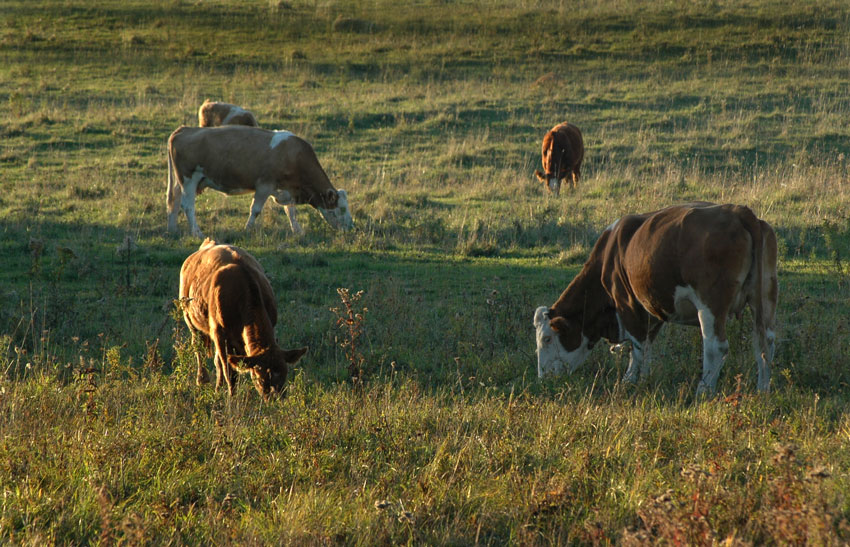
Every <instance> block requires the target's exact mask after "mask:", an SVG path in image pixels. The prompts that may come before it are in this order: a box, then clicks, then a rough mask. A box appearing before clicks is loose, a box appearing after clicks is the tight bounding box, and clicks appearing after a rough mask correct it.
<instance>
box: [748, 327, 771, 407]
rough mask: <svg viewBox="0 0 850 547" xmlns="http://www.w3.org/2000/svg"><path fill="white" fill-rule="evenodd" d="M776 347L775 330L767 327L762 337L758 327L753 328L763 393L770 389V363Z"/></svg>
mask: <svg viewBox="0 0 850 547" xmlns="http://www.w3.org/2000/svg"><path fill="white" fill-rule="evenodd" d="M762 340H764V342H762ZM775 349H776V333H775V332H773V331H772V330H770V329H767V330H766V332H765V333H764V337H763V338H762V337H761V336H759V332H758V329H757V328H755V329H753V354H754V355H755V357H756V364H757V365H758V371H759V380H758V382H759V383H758V390H759V391H761V392H763V393H767V392H768V391H770V364H771V363H772V362H773V354H774V351H775Z"/></svg>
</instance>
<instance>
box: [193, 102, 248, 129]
mask: <svg viewBox="0 0 850 547" xmlns="http://www.w3.org/2000/svg"><path fill="white" fill-rule="evenodd" d="M198 125H199V126H201V127H218V126H220V125H247V126H248V127H259V126H260V125H259V124H258V123H257V118H255V117H254V115H253V114H252V113H251V112H250V111H248V110H245V109H244V108H242V107H240V106H236V105H235V104H230V103H219V102H213V101H210V100H209V99H207V100H205V101H204V104H202V105H201V107H200V108H199V109H198Z"/></svg>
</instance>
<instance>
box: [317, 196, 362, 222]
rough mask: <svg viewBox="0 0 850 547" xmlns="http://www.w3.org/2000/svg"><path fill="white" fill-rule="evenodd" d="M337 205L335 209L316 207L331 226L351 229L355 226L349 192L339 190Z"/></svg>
mask: <svg viewBox="0 0 850 547" xmlns="http://www.w3.org/2000/svg"><path fill="white" fill-rule="evenodd" d="M337 195H338V196H339V197H338V199H337V203H336V207H334V208H333V209H325V208H324V207H316V209H318V210H319V213H321V214H322V216H323V217H324V218H325V220H326V221H327V222H328V224H330V225H331V226H333V227H335V228H337V229H339V230H350V229H351V228H353V227H354V219H353V218H351V210H350V209H349V208H348V194H347V193H346V191H345V190H337Z"/></svg>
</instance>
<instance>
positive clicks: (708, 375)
mask: <svg viewBox="0 0 850 547" xmlns="http://www.w3.org/2000/svg"><path fill="white" fill-rule="evenodd" d="M725 316H726V314H725V312H724V313H722V314H718V316H717V317H715V316H714V314H713V313H712V312H711V311H710V310H708V309H707V308H702V309H700V310H699V323H700V329H701V331H702V379H701V380H700V381H699V385H698V386H697V395H706V394H708V395H711V394H713V393H714V389H715V387H716V386H717V378H718V377H719V376H720V369H721V368H723V359H725V357H726V354H727V353H728V352H729V341H728V340H727V339H726V323H725V321H724V320H722V318H724V317H725Z"/></svg>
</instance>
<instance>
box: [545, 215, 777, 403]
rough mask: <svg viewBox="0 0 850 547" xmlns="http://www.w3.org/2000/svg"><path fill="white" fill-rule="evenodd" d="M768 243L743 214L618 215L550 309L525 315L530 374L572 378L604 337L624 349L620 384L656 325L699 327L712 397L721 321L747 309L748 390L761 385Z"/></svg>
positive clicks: (705, 383) (704, 386)
mask: <svg viewBox="0 0 850 547" xmlns="http://www.w3.org/2000/svg"><path fill="white" fill-rule="evenodd" d="M776 254H777V251H776V236H775V234H774V233H773V229H772V228H771V227H770V225H769V224H767V223H766V222H764V221H763V220H759V219H758V218H757V217H756V216H755V215H754V214H753V212H752V211H751V210H750V209H748V208H747V207H743V206H740V205H714V204H711V203H702V202H700V203H691V204H686V205H676V206H673V207H668V208H666V209H661V210H659V211H655V212H652V213H646V214H642V215H628V216H625V217H623V218H621V219H620V220H618V221H616V222H615V223H614V224H612V225H611V226H609V227H608V228H606V229H605V231H604V232H602V235H601V236H600V237H599V240H598V241H597V242H596V245H595V246H594V247H593V251H592V252H591V254H590V257H589V258H588V260H587V262H586V263H585V264H584V267H583V268H582V270H581V272H579V274H578V275H577V276H576V277H575V279H573V281H572V282H571V283H570V284H569V286H568V287H567V288H566V290H564V292H563V294H561V297H560V298H559V299H558V301H557V302H555V304H553V305H552V307H551V308H548V307H546V306H541V307H539V308H537V310H536V311H535V313H534V326H535V328H536V330H537V372H538V375H539V376H540V377H543V376H544V375H546V374H548V373H553V372H560V371H561V370H562V369H563V366H564V365H566V366H567V370H568V371H569V372H572V371H573V370H575V369H576V368H577V367H578V366H579V365H581V364H582V363H583V362H584V361H585V359H586V358H587V355H588V353H589V352H590V350H591V348H593V346H594V345H595V344H596V343H597V342H599V340H600V339H601V338H605V339H606V340H608V341H609V342H611V343H617V342H624V341H629V342H631V346H632V350H631V358H630V360H629V367H628V369H627V371H626V375H625V379H626V380H627V381H629V382H635V381H637V379H638V376H639V375H640V376H645V375H646V374H648V373H649V365H648V362H647V357H648V351H649V346H650V343H651V342H652V341H653V339H654V338H655V336H656V334H658V331H659V329H660V328H661V326H662V324H663V323H664V322H667V321H670V322H673V323H680V324H684V325H693V326H699V327H700V329H701V331H702V340H703V372H702V379H701V380H700V382H699V386H698V388H697V393H698V394H702V393H706V392H707V393H712V392H713V391H714V389H715V386H716V383H717V377H718V375H719V374H720V369H721V367H722V365H723V359H724V357H725V356H726V353H727V352H728V349H729V342H728V341H727V339H726V321H727V319H728V318H729V317H730V316H731V315H738V316H740V313H741V312H742V310H743V308H744V306H745V305H749V306H750V308H751V309H752V311H753V316H754V325H753V351H754V353H755V358H756V363H757V365H758V389H759V390H760V391H768V390H769V387H770V363H771V361H772V360H773V353H774V347H775V338H776V337H775V334H774V330H773V329H774V323H775V317H776V302H777V297H778V291H779V286H778V283H777V278H776Z"/></svg>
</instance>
